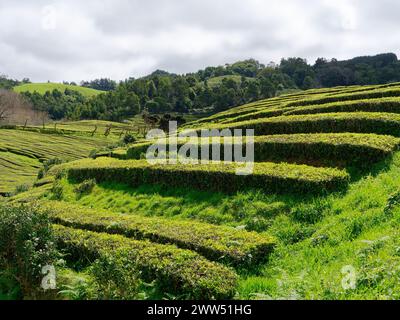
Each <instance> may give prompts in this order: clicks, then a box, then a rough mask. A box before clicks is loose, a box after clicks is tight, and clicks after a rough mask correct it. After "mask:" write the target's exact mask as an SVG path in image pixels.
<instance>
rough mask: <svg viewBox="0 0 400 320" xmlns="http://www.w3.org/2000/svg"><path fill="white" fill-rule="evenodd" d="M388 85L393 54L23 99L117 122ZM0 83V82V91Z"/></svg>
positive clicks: (70, 114)
mask: <svg viewBox="0 0 400 320" xmlns="http://www.w3.org/2000/svg"><path fill="white" fill-rule="evenodd" d="M3 81H4V79H3ZM9 81H11V80H9ZM389 82H400V62H399V61H398V59H397V56H396V55H395V54H393V53H388V54H380V55H377V56H373V57H358V58H354V59H351V60H346V61H338V60H336V59H332V60H330V61H328V60H327V59H324V58H319V59H318V60H317V61H316V62H315V64H314V65H310V64H308V63H307V61H306V60H305V59H302V58H288V59H282V60H281V62H280V64H275V63H272V62H271V63H269V64H268V65H264V64H261V63H260V62H258V61H256V60H254V59H249V60H245V61H239V62H236V63H234V64H227V65H225V66H219V67H207V68H206V69H204V70H200V71H198V72H196V73H190V74H186V75H176V74H172V73H168V72H166V71H162V70H157V71H155V72H153V73H152V74H150V75H148V76H146V77H143V78H139V79H134V78H129V79H126V80H125V81H121V82H120V83H118V84H117V83H116V82H115V81H113V80H110V79H97V80H94V81H90V82H82V83H81V85H82V86H85V87H90V88H94V89H98V90H103V91H105V92H104V93H102V94H100V95H98V96H96V97H92V98H85V97H84V96H82V95H81V94H79V93H77V92H75V91H71V90H66V91H65V92H60V91H58V90H54V91H53V92H47V93H46V94H45V95H39V94H37V93H34V94H29V93H26V94H25V96H26V98H28V99H29V100H30V101H31V102H32V103H33V105H34V106H35V108H37V109H38V110H44V111H47V112H48V113H49V114H50V116H51V117H52V118H53V119H62V118H70V119H104V120H113V121H119V120H123V119H126V118H128V117H131V116H134V115H136V114H138V113H140V112H143V111H147V112H150V113H189V112H191V113H212V112H219V111H223V110H226V109H229V108H232V107H235V106H238V105H241V104H244V103H248V102H252V101H255V100H259V99H263V98H270V97H274V96H276V95H278V94H280V93H282V92H285V91H290V90H299V89H302V90H304V89H312V88H320V87H333V86H345V85H366V84H384V83H389ZM1 83H2V82H1V78H0V87H1ZM8 85H11V86H12V82H10V83H9V84H8Z"/></svg>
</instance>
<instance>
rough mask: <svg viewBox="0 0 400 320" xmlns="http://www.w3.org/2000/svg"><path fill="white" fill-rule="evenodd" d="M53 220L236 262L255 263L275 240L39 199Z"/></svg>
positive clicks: (198, 225)
mask: <svg viewBox="0 0 400 320" xmlns="http://www.w3.org/2000/svg"><path fill="white" fill-rule="evenodd" d="M41 208H42V209H44V210H46V212H48V214H49V216H50V217H51V219H52V221H54V222H55V223H58V224H62V225H65V226H67V227H73V228H83V229H86V230H91V231H97V232H106V233H111V234H121V235H124V236H127V237H132V238H135V239H138V240H144V239H146V240H151V241H153V242H158V243H162V244H168V243H170V244H175V245H177V246H178V247H181V248H184V249H190V250H194V251H197V252H198V253H200V254H202V255H203V256H205V257H207V258H208V259H211V260H215V261H225V262H228V263H233V264H236V265H241V264H244V265H246V264H250V263H257V262H259V261H262V260H264V259H266V258H267V257H268V254H270V253H271V252H272V249H273V247H274V240H273V239H272V238H271V237H269V236H267V235H264V236H260V235H258V234H256V233H249V232H245V231H239V230H235V229H234V228H229V227H217V226H213V225H209V224H203V223H199V222H190V221H188V222H184V221H174V220H168V219H163V218H147V217H137V216H135V217H134V216H129V215H122V214H114V213H111V212H108V211H103V210H90V209H86V208H83V207H79V206H76V205H71V204H67V203H62V202H54V201H50V202H41Z"/></svg>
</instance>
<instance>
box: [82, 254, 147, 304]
mask: <svg viewBox="0 0 400 320" xmlns="http://www.w3.org/2000/svg"><path fill="white" fill-rule="evenodd" d="M124 258H125V257H124V256H123V255H121V254H120V253H117V254H114V255H113V254H106V253H105V254H104V255H101V256H100V257H99V258H98V259H97V260H96V261H95V262H94V263H93V265H92V266H91V267H90V274H91V276H92V277H93V281H94V284H95V285H94V287H95V288H96V292H97V294H96V296H97V297H96V298H97V299H100V300H137V299H139V298H140V294H141V291H140V288H141V286H142V281H141V279H140V271H139V270H136V266H135V265H132V264H131V263H130V265H131V268H130V269H128V270H129V272H127V271H128V270H127V268H126V266H127V265H126V263H125V262H124ZM128 263H129V262H128Z"/></svg>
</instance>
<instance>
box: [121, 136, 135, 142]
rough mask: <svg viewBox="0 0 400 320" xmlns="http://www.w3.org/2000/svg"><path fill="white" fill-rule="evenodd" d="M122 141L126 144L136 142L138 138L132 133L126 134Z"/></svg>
mask: <svg viewBox="0 0 400 320" xmlns="http://www.w3.org/2000/svg"><path fill="white" fill-rule="evenodd" d="M122 142H123V143H124V144H131V143H135V142H136V138H135V137H134V136H133V135H131V134H126V135H125V136H124V137H123V138H122Z"/></svg>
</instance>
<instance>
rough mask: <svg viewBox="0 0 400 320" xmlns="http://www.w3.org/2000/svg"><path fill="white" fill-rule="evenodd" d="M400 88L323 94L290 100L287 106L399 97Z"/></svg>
mask: <svg viewBox="0 0 400 320" xmlns="http://www.w3.org/2000/svg"><path fill="white" fill-rule="evenodd" d="M399 96H400V89H399V88H388V89H377V90H371V91H364V92H355V93H345V94H338V95H333V96H321V97H317V98H313V99H306V100H300V101H294V102H290V103H288V104H287V105H286V107H300V106H309V105H315V104H325V103H331V102H340V101H349V100H362V99H377V98H387V97H399Z"/></svg>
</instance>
